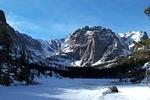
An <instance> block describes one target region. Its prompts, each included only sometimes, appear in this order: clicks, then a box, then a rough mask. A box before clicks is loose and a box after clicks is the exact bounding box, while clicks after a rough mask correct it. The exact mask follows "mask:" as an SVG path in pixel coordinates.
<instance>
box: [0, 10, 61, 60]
mask: <svg viewBox="0 0 150 100" xmlns="http://www.w3.org/2000/svg"><path fill="white" fill-rule="evenodd" d="M0 29H1V30H2V31H3V32H2V33H1V34H5V35H8V36H7V38H10V39H11V43H10V45H11V51H12V56H14V57H19V56H20V54H21V52H25V53H26V56H27V57H29V58H30V61H33V62H40V61H42V62H44V61H45V58H47V57H48V56H50V55H53V54H55V53H57V52H58V50H59V48H60V44H61V42H62V41H63V40H52V41H43V40H36V39H33V38H32V37H30V36H28V35H25V34H23V33H19V32H18V31H15V30H14V29H13V28H12V27H11V26H9V24H7V22H6V18H5V15H4V12H3V11H0Z"/></svg>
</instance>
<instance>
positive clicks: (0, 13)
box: [0, 10, 6, 24]
mask: <svg viewBox="0 0 150 100" xmlns="http://www.w3.org/2000/svg"><path fill="white" fill-rule="evenodd" d="M1 23H6V18H5V13H4V12H3V11H2V10H0V24H1Z"/></svg>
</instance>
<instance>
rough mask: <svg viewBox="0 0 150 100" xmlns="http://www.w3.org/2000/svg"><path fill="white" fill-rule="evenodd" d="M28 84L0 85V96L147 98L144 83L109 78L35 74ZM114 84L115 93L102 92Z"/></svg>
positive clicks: (10, 99) (27, 99)
mask: <svg viewBox="0 0 150 100" xmlns="http://www.w3.org/2000/svg"><path fill="white" fill-rule="evenodd" d="M38 81H39V82H40V84H37V85H31V86H25V85H24V86H23V85H17V86H9V87H5V86H0V100H150V88H149V87H147V86H145V84H137V85H133V84H123V83H119V82H118V80H112V79H67V78H63V79H56V78H39V79H38ZM112 85H116V86H117V87H118V90H119V93H112V94H107V95H102V93H103V92H104V91H105V90H106V89H107V87H109V86H112Z"/></svg>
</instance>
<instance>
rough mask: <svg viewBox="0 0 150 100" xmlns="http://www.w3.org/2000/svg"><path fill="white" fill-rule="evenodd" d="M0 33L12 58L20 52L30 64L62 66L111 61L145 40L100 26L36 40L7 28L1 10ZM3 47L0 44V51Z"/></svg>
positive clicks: (140, 34)
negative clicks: (65, 35)
mask: <svg viewBox="0 0 150 100" xmlns="http://www.w3.org/2000/svg"><path fill="white" fill-rule="evenodd" d="M0 32H1V33H2V34H1V36H0V38H2V39H1V40H3V39H4V36H5V35H6V36H5V38H9V39H10V40H11V43H10V46H11V51H12V56H15V57H18V56H20V53H21V52H25V53H26V56H27V57H29V58H30V61H32V62H44V63H46V64H48V65H49V64H51V65H54V63H55V64H56V65H59V64H60V65H65V66H91V65H97V64H101V63H105V62H107V61H113V60H115V58H116V57H118V56H126V55H128V54H130V52H132V47H133V46H134V44H135V43H137V42H140V41H143V40H145V39H148V36H147V33H146V32H142V31H139V32H134V31H132V32H127V33H125V34H124V35H123V36H119V35H117V33H114V32H112V31H111V30H110V29H106V28H104V27H101V26H94V27H88V26H85V27H84V28H80V29H78V30H76V31H75V32H73V33H72V34H70V35H69V36H68V37H67V38H66V39H60V40H51V41H43V40H37V39H33V38H32V37H30V36H27V35H25V34H22V33H19V32H18V31H15V30H14V29H13V28H12V27H11V26H9V24H7V22H6V18H5V15H4V12H3V11H1V10H0ZM5 40H7V39H5ZM3 43H4V42H3V41H0V45H1V46H0V49H1V47H2V44H3ZM5 44H6V42H5Z"/></svg>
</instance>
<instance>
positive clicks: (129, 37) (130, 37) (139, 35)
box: [121, 31, 148, 49]
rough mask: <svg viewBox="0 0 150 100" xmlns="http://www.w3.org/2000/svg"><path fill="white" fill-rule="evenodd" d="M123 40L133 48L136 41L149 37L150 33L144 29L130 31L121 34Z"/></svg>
mask: <svg viewBox="0 0 150 100" xmlns="http://www.w3.org/2000/svg"><path fill="white" fill-rule="evenodd" d="M121 38H122V40H123V41H124V42H125V43H126V44H127V45H128V47H129V49H132V47H133V46H134V42H140V41H143V40H145V39H148V35H147V33H146V32H144V31H130V32H127V33H125V34H124V35H122V36H121Z"/></svg>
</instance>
